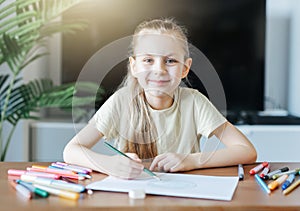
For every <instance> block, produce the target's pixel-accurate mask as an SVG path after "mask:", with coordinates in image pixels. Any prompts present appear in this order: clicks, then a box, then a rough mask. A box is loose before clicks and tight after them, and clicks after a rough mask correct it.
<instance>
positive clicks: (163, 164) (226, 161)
mask: <svg viewBox="0 0 300 211" xmlns="http://www.w3.org/2000/svg"><path fill="white" fill-rule="evenodd" d="M213 135H215V136H216V137H217V138H218V139H220V140H221V141H222V143H223V144H224V145H225V146H226V147H225V148H224V149H218V150H216V151H214V152H200V153H194V154H189V155H183V154H176V153H165V154H162V155H158V156H157V157H156V158H155V159H154V161H153V162H152V164H151V167H150V170H154V169H156V168H157V169H159V170H164V171H169V172H177V171H188V170H192V169H198V168H209V167H221V166H231V165H237V164H239V163H240V164H247V163H253V162H255V161H256V157H257V154H256V150H255V148H254V147H253V145H252V144H251V142H250V141H249V140H248V139H247V138H246V136H244V135H243V134H242V133H241V132H240V131H239V130H238V129H237V128H236V127H234V126H233V125H232V124H231V123H229V122H225V123H224V124H222V125H221V126H219V127H218V128H217V129H215V130H214V131H213V132H212V133H211V135H210V136H213Z"/></svg>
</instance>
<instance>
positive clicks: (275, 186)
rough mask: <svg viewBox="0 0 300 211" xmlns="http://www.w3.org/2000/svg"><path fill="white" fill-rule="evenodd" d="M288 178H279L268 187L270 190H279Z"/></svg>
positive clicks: (286, 176)
mask: <svg viewBox="0 0 300 211" xmlns="http://www.w3.org/2000/svg"><path fill="white" fill-rule="evenodd" d="M287 178H288V175H287V174H284V175H282V176H281V177H279V178H278V179H277V180H275V181H273V182H271V183H270V184H269V185H268V187H269V189H270V190H275V189H276V188H278V186H280V185H281V184H282V183H283V182H284V181H285V180H286V179H287Z"/></svg>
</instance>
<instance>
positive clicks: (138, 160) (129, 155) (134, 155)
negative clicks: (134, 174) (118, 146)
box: [125, 153, 142, 162]
mask: <svg viewBox="0 0 300 211" xmlns="http://www.w3.org/2000/svg"><path fill="white" fill-rule="evenodd" d="M125 154H126V155H127V156H128V157H130V158H131V159H132V160H135V161H137V162H142V160H141V159H140V158H139V156H138V155H137V154H135V153H125Z"/></svg>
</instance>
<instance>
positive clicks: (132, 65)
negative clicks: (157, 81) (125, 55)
mask: <svg viewBox="0 0 300 211" xmlns="http://www.w3.org/2000/svg"><path fill="white" fill-rule="evenodd" d="M129 65H130V71H131V74H132V75H133V76H134V75H135V73H136V70H135V59H134V58H133V57H132V56H130V57H129Z"/></svg>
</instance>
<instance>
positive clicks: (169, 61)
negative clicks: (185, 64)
mask: <svg viewBox="0 0 300 211" xmlns="http://www.w3.org/2000/svg"><path fill="white" fill-rule="evenodd" d="M176 63H177V60H176V59H166V64H169V65H172V64H176Z"/></svg>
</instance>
